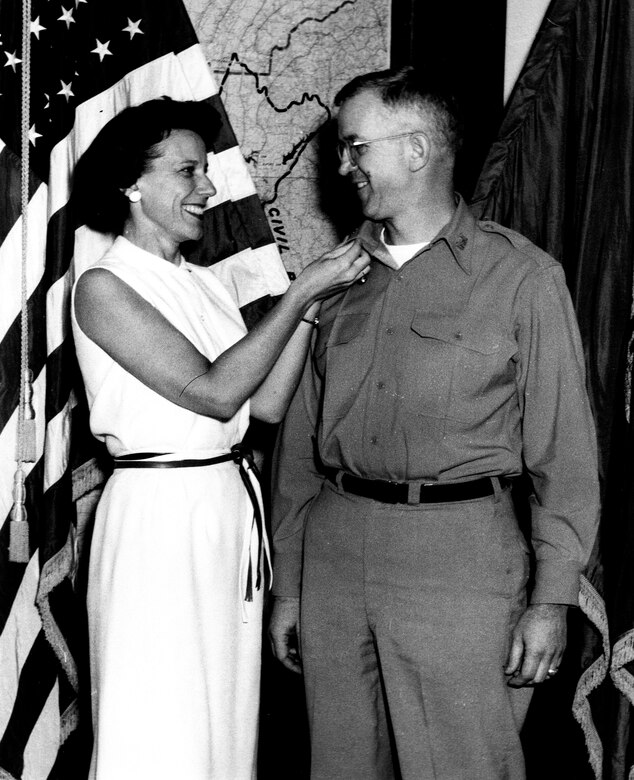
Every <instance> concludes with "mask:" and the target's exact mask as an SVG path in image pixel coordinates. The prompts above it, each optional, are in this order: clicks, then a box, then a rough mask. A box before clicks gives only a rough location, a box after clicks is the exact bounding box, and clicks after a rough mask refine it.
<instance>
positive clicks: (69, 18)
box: [57, 6, 75, 29]
mask: <svg viewBox="0 0 634 780" xmlns="http://www.w3.org/2000/svg"><path fill="white" fill-rule="evenodd" d="M57 21H58V22H66V29H68V28H69V27H70V25H71V22H72V23H73V24H74V23H75V20H74V19H73V11H72V9H69V10H66V8H64V6H62V15H61V16H60V17H59V19H58V20H57Z"/></svg>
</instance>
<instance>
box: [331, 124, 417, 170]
mask: <svg viewBox="0 0 634 780" xmlns="http://www.w3.org/2000/svg"><path fill="white" fill-rule="evenodd" d="M418 132H420V131H419V130H410V131H409V132H407V133H398V134H397V135H384V136H383V137H382V138H371V139H370V140H369V141H343V140H339V141H337V154H338V155H339V159H340V160H341V161H342V162H343V158H344V155H345V154H346V153H347V155H348V158H349V159H350V162H351V163H352V164H353V165H358V164H359V159H360V158H361V157H363V155H364V154H365V152H366V148H365V147H366V146H369V145H370V144H375V143H377V142H378V141H393V140H394V139H396V138H405V137H406V136H409V135H414V133H418Z"/></svg>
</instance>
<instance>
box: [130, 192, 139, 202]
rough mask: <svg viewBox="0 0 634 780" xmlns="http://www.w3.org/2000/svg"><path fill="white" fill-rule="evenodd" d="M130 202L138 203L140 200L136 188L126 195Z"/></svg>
mask: <svg viewBox="0 0 634 780" xmlns="http://www.w3.org/2000/svg"><path fill="white" fill-rule="evenodd" d="M128 200H129V201H130V203H138V202H139V201H140V200H141V193H140V192H139V191H138V190H132V192H131V193H130V194H129V195H128Z"/></svg>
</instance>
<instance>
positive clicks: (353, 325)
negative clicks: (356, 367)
mask: <svg viewBox="0 0 634 780" xmlns="http://www.w3.org/2000/svg"><path fill="white" fill-rule="evenodd" d="M367 321H368V314H367V312H357V313H355V314H341V315H339V316H338V317H337V319H336V320H335V322H334V325H333V326H332V331H331V333H330V338H329V339H328V346H335V345H337V344H347V343H348V342H349V341H353V340H354V339H356V338H357V337H358V336H361V335H362V334H363V333H365V329H366V324H367Z"/></svg>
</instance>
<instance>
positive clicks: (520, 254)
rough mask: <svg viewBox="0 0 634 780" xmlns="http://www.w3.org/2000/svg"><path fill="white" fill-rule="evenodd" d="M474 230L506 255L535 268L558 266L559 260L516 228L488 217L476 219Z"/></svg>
mask: <svg viewBox="0 0 634 780" xmlns="http://www.w3.org/2000/svg"><path fill="white" fill-rule="evenodd" d="M476 230H477V231H478V233H479V234H480V236H481V237H482V239H483V241H485V242H486V243H489V244H492V245H495V246H497V247H498V249H499V250H500V251H501V252H502V253H504V254H505V255H506V256H507V257H512V258H513V259H515V261H516V262H519V263H525V264H527V265H528V266H531V267H532V268H534V269H535V270H539V269H546V268H552V267H558V266H559V262H558V261H557V260H555V258H554V257H552V256H551V255H549V254H548V253H547V252H545V251H544V250H543V249H540V248H539V247H538V246H537V245H536V244H534V243H533V242H532V241H531V240H530V239H529V238H527V237H526V236H525V235H523V234H522V233H518V232H517V230H513V229H511V228H508V227H505V226H504V225H500V223H499V222H494V221H493V220H490V219H484V220H476Z"/></svg>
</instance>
